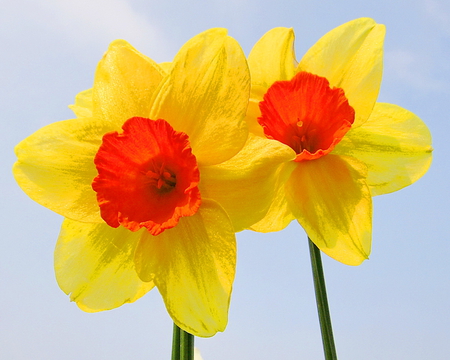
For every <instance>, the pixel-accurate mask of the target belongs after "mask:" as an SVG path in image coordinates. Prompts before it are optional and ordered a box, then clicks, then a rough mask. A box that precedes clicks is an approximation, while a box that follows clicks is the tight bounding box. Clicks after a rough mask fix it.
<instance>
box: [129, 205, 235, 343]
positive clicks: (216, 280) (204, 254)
mask: <svg viewBox="0 0 450 360" xmlns="http://www.w3.org/2000/svg"><path fill="white" fill-rule="evenodd" d="M135 261H136V269H137V271H138V273H139V275H140V277H141V278H142V279H144V280H153V281H154V282H155V284H156V286H157V287H158V290H159V292H160V293H161V295H162V297H163V299H164V302H165V304H166V308H167V311H168V312H169V314H170V316H171V317H172V319H173V321H174V322H175V324H177V325H178V326H179V327H180V328H181V329H183V330H185V331H187V332H189V333H191V334H193V335H196V336H204V337H208V336H213V335H214V334H215V333H216V332H217V331H223V330H224V329H225V327H226V325H227V321H228V306H229V302H230V296H231V289H232V284H233V280H234V274H235V266H236V241H235V236H234V233H233V228H232V225H231V222H230V220H229V219H228V217H227V215H226V213H225V211H224V210H223V209H222V208H221V207H220V206H219V205H218V204H217V203H215V202H213V201H211V200H205V199H203V200H202V205H201V206H200V209H199V211H198V212H197V213H196V214H195V215H193V216H191V217H184V218H181V219H180V222H179V223H178V225H177V226H175V227H174V228H172V229H168V230H165V231H164V232H163V233H162V234H160V235H158V236H155V237H152V236H151V235H147V236H144V237H142V239H141V241H140V243H139V245H138V247H137V249H136V258H135Z"/></svg>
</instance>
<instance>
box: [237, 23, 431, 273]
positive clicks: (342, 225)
mask: <svg viewBox="0 0 450 360" xmlns="http://www.w3.org/2000/svg"><path fill="white" fill-rule="evenodd" d="M384 34H385V28H384V26H383V25H378V24H376V23H375V22H374V21H373V20H372V19H367V18H361V19H357V20H354V21H350V22H348V23H346V24H344V25H341V26H339V27H337V28H336V29H334V30H332V31H331V32H329V33H328V34H326V35H325V36H324V37H322V38H321V39H320V40H319V41H318V42H317V43H316V44H315V45H314V46H313V47H312V48H311V49H309V51H308V52H307V53H306V54H305V55H304V56H303V58H302V59H301V61H300V62H299V63H297V61H296V59H295V53H294V48H293V42H294V32H293V31H292V29H287V28H275V29H272V30H270V31H269V32H268V33H266V34H265V35H264V36H263V37H262V38H261V39H260V40H259V41H258V42H257V43H256V45H255V46H254V48H253V49H252V51H251V53H250V55H249V57H248V63H249V68H250V73H251V76H252V91H251V99H250V104H249V110H248V113H247V122H248V124H249V129H250V131H251V133H252V134H253V135H252V136H253V137H255V136H256V137H259V138H260V139H265V141H266V142H267V143H272V142H276V143H278V144H279V145H282V146H284V147H285V148H286V149H289V150H290V152H291V156H290V159H289V160H288V161H284V162H281V161H280V162H278V163H276V164H274V165H273V168H276V169H277V170H276V171H275V170H274V169H273V168H270V169H268V170H267V171H268V172H271V173H274V172H277V176H278V185H277V187H276V191H275V194H274V196H273V203H272V206H271V207H270V208H269V210H268V211H267V213H266V215H265V217H264V218H263V219H262V220H261V221H259V222H257V223H256V224H254V225H253V226H252V227H251V228H252V229H253V230H256V231H261V232H267V231H277V230H280V229H282V228H284V227H285V226H287V225H288V224H289V222H290V221H292V220H293V219H297V220H298V222H299V223H300V224H301V225H302V227H303V228H304V229H305V231H306V232H307V234H308V236H309V237H310V238H311V240H312V241H313V242H314V243H315V244H316V245H317V246H318V247H319V248H320V249H321V250H322V251H324V252H325V253H326V254H328V255H329V256H331V257H333V258H334V259H336V260H338V261H341V262H343V263H345V264H349V265H358V264H360V263H361V262H362V261H363V260H364V259H367V258H368V256H369V253H370V248H371V235H372V198H371V197H372V196H375V195H380V194H386V193H390V192H393V191H396V190H399V189H401V188H403V187H405V186H408V185H410V184H412V183H413V182H415V181H416V180H417V179H419V178H420V177H421V176H422V175H423V174H424V173H425V172H426V171H427V169H428V168H429V166H430V163H431V151H432V148H431V136H430V133H429V131H428V129H427V127H426V126H425V124H424V123H423V122H422V121H421V120H420V119H419V118H418V117H417V116H416V115H414V114H412V113H411V112H409V111H407V110H405V109H403V108H401V107H399V106H396V105H391V104H385V103H377V102H376V100H377V96H378V91H379V88H380V83H381V76H382V56H383V39H384ZM244 151H245V148H244ZM248 155H249V156H251V153H249V154H248ZM232 162H233V160H231V161H230V162H229V163H232Z"/></svg>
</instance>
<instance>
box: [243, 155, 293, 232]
mask: <svg viewBox="0 0 450 360" xmlns="http://www.w3.org/2000/svg"><path fill="white" fill-rule="evenodd" d="M296 165H297V163H295V162H293V161H290V162H287V163H284V164H283V165H282V166H281V167H280V169H279V172H278V174H277V182H276V185H275V186H274V194H273V199H272V203H271V204H270V206H269V209H268V210H267V213H266V214H265V216H264V217H263V218H262V219H261V220H260V221H258V222H257V223H255V224H253V225H252V226H251V227H250V230H253V231H258V232H263V233H266V232H272V231H280V230H283V229H284V228H285V227H286V226H288V225H289V223H290V222H291V221H292V220H294V219H295V217H294V215H293V214H292V211H291V208H290V206H289V203H288V200H287V197H286V183H287V181H288V179H289V178H290V176H291V174H292V171H293V170H294V169H295V167H296Z"/></svg>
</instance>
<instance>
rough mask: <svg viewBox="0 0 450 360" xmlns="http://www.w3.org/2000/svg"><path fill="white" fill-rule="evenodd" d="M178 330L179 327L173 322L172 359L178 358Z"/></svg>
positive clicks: (178, 359)
mask: <svg viewBox="0 0 450 360" xmlns="http://www.w3.org/2000/svg"><path fill="white" fill-rule="evenodd" d="M180 331H181V329H180V328H179V327H178V326H177V325H175V324H173V336H172V360H180Z"/></svg>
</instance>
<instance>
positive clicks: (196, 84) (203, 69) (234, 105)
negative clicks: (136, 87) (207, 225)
mask: <svg viewBox="0 0 450 360" xmlns="http://www.w3.org/2000/svg"><path fill="white" fill-rule="evenodd" d="M249 92H250V77H249V73H248V68H247V66H246V60H245V55H244V54H243V52H242V49H241V48H240V46H239V44H238V43H237V42H236V41H235V40H234V39H232V38H231V37H229V36H227V33H226V30H225V29H211V30H208V31H205V32H203V33H201V34H200V35H197V36H196V37H194V38H192V39H191V40H190V41H188V42H187V43H186V44H185V45H184V46H183V47H182V48H181V50H180V51H179V52H178V54H177V56H176V57H175V59H174V61H173V63H172V70H171V72H170V74H169V75H168V76H167V77H166V78H165V79H164V81H163V82H162V83H161V87H160V88H159V89H158V91H157V93H158V96H157V97H156V98H155V99H154V104H153V106H152V109H151V112H150V117H151V118H155V119H156V118H162V119H165V120H166V121H168V122H169V123H170V124H171V125H172V126H173V127H174V128H175V129H176V130H178V131H183V132H185V133H186V134H188V135H189V141H190V143H191V146H192V150H193V153H194V154H195V156H196V157H197V160H198V163H199V164H200V165H213V164H218V163H221V162H223V161H225V160H228V159H229V158H231V157H232V156H234V155H235V154H236V153H237V152H238V151H239V150H240V149H241V148H242V147H243V146H244V143H245V141H246V139H247V126H246V123H245V120H244V116H245V113H246V109H247V104H248V97H249Z"/></svg>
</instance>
